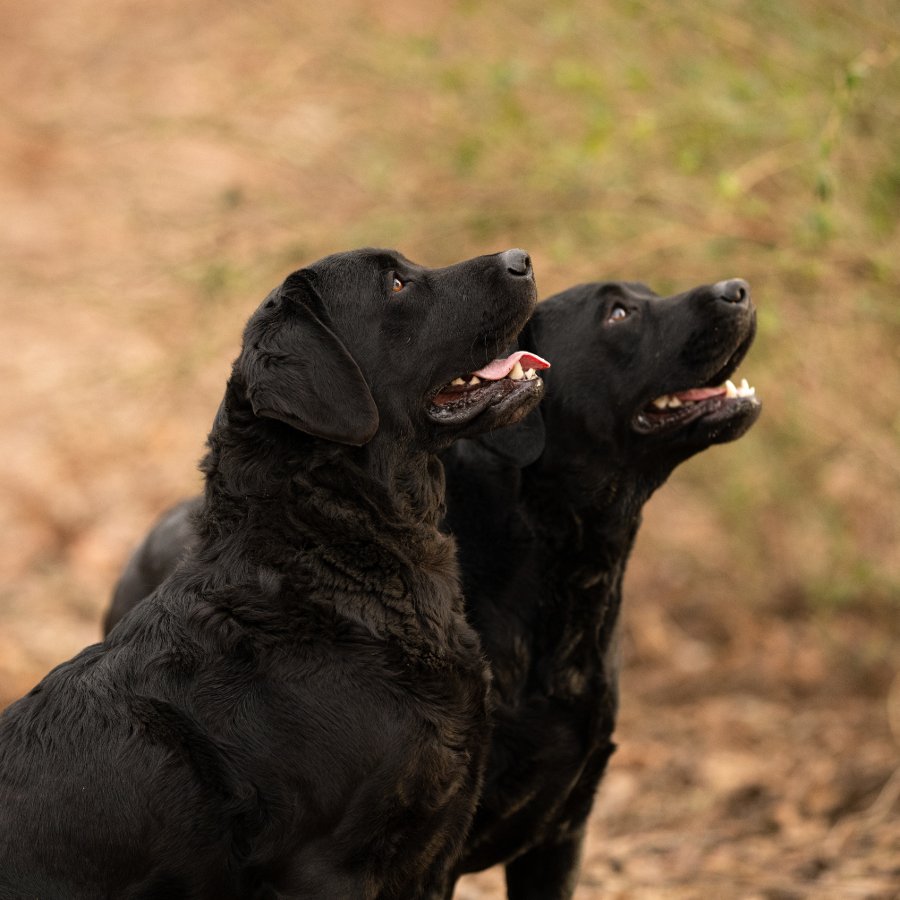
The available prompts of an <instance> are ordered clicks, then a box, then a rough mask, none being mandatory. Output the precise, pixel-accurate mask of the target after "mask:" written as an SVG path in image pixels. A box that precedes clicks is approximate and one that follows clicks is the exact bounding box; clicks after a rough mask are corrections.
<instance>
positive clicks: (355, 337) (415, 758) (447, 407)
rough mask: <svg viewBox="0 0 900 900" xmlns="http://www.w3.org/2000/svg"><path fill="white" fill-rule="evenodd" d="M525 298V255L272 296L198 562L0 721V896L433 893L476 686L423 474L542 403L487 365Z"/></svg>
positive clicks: (461, 775)
mask: <svg viewBox="0 0 900 900" xmlns="http://www.w3.org/2000/svg"><path fill="white" fill-rule="evenodd" d="M534 301H535V289H534V282H533V278H532V274H531V266H530V262H529V260H528V257H527V255H526V254H525V253H523V252H522V251H519V250H511V251H507V252H506V253H503V254H498V255H495V256H488V257H480V258H478V259H474V260H470V261H467V262H465V263H460V264H458V265H456V266H451V267H448V268H445V269H433V270H429V269H424V268H422V267H419V266H416V265H413V264H412V263H410V262H408V261H407V260H405V259H404V258H403V257H401V256H399V255H397V254H396V253H393V252H389V251H356V252H352V253H347V254H338V255H335V256H332V257H328V258H326V259H324V260H322V261H320V262H318V263H316V264H315V265H313V266H312V267H310V268H309V269H307V270H301V271H300V272H297V273H294V274H293V275H292V276H290V277H289V278H288V279H287V280H286V281H285V282H284V284H283V285H282V286H281V287H280V288H279V289H277V290H276V291H274V292H273V293H272V294H270V295H269V297H268V298H267V299H266V300H265V301H264V302H263V304H262V305H261V306H260V308H259V309H258V310H257V311H256V312H255V313H254V315H253V316H252V317H251V319H250V321H249V323H248V325H247V328H246V330H245V333H244V342H243V348H242V351H241V354H240V356H239V357H238V359H237V361H236V362H235V364H234V368H233V370H232V374H231V378H230V380H229V382H228V386H227V389H226V393H225V398H224V400H223V402H222V405H221V406H220V409H219V412H218V414H217V416H216V420H215V423H214V425H213V428H212V432H211V434H210V438H209V451H208V453H207V456H206V458H205V460H204V463H203V468H204V471H205V473H206V492H205V499H204V501H203V503H202V505H201V506H200V508H199V511H198V514H197V517H196V519H195V528H196V534H197V537H196V545H195V549H194V552H193V553H191V554H190V555H189V556H188V557H187V558H186V559H185V560H184V561H183V562H182V564H181V565H180V566H179V568H178V570H177V571H176V572H175V573H173V574H172V576H171V577H170V578H168V579H167V580H166V581H165V582H164V583H163V584H162V585H161V586H160V588H159V589H158V590H157V591H156V592H155V593H154V594H153V595H152V597H150V598H149V599H148V600H147V601H146V602H145V603H143V604H141V606H140V608H139V609H138V610H136V611H135V612H134V613H133V614H132V615H130V616H129V617H128V619H127V621H125V622H123V623H122V624H121V625H120V627H118V628H116V629H115V630H114V631H113V633H112V634H111V635H110V636H109V638H108V639H107V641H106V642H105V643H103V644H98V645H94V646H92V647H89V648H87V649H86V650H84V651H83V652H82V653H81V654H79V655H78V656H76V657H75V658H74V659H72V660H70V661H69V662H67V663H64V664H62V665H61V666H59V667H57V668H56V669H55V670H54V671H53V672H51V673H50V674H49V675H48V676H47V677H46V678H45V679H44V680H43V681H42V682H41V683H40V684H39V685H38V686H37V687H36V688H35V689H34V690H33V691H32V692H31V693H30V694H28V695H27V696H26V697H25V698H23V699H21V700H19V701H18V702H16V703H14V704H13V705H12V706H11V707H9V709H7V710H6V712H5V713H3V715H2V716H0V897H3V898H12V897H16V898H20V897H26V896H27V897H40V898H42V900H56V898H59V900H62V898H65V900H82V898H83V900H87V898H91V900H96V898H117V900H118V898H167V900H169V898H185V900H187V898H209V900H227V898H274V897H298V898H299V897H303V898H312V897H316V898H323V900H326V898H327V900H335V898H348V900H349V898H352V900H357V898H397V900H400V898H403V900H406V898H417V897H440V896H443V895H444V894H445V893H446V892H447V890H448V886H447V878H448V875H449V870H450V867H451V866H452V865H453V864H454V862H455V858H456V855H457V853H458V851H459V849H460V846H461V843H462V840H463V838H464V835H465V833H466V831H467V829H468V826H469V824H470V820H471V816H472V812H473V809H474V805H475V802H476V800H477V795H478V790H479V787H480V782H481V772H482V768H483V766H482V763H483V759H484V756H485V752H486V745H487V740H488V730H487V729H488V726H487V714H486V708H485V701H486V693H487V684H488V677H487V672H486V667H485V665H484V662H483V657H482V654H481V651H480V648H479V644H478V639H477V636H476V635H475V633H474V632H473V631H472V630H471V629H470V628H469V627H468V626H467V624H466V622H465V619H464V617H463V608H462V597H461V594H460V591H459V586H458V577H457V569H456V564H455V559H454V556H455V554H454V542H453V541H452V540H451V539H449V538H447V537H446V536H444V535H442V534H441V533H440V532H439V531H438V527H437V526H438V524H439V518H440V514H441V510H442V495H443V479H442V475H441V467H440V464H439V462H438V461H437V458H436V457H435V456H434V455H433V453H434V452H435V451H437V450H439V449H441V448H444V447H446V446H447V445H448V444H449V443H450V442H451V441H452V440H454V439H455V438H458V437H461V436H466V435H473V434H477V433H480V432H481V431H483V430H485V429H489V428H496V427H499V426H502V425H506V424H509V423H513V422H515V421H517V420H518V419H520V418H521V417H522V416H523V415H525V414H526V413H527V412H528V410H529V409H531V408H532V407H533V406H534V404H535V403H536V402H537V400H538V399H539V397H540V394H541V382H540V380H539V379H527V378H525V377H524V373H521V374H520V369H517V368H514V366H515V363H516V362H517V361H518V360H519V359H520V358H521V354H515V355H514V356H512V357H510V358H509V359H507V360H495V361H494V362H493V363H490V364H488V365H485V364H486V363H489V360H490V357H491V355H493V354H494V353H496V351H497V350H498V349H499V348H502V347H504V346H506V345H507V343H508V342H509V341H511V340H512V339H514V337H515V335H516V334H517V333H518V331H519V329H520V328H521V327H522V325H523V324H524V323H525V321H526V320H527V318H528V316H529V315H530V314H531V311H532V309H533V307H534ZM461 376H462V379H461V381H462V383H460V377H461Z"/></svg>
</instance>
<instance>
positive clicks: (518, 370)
mask: <svg viewBox="0 0 900 900" xmlns="http://www.w3.org/2000/svg"><path fill="white" fill-rule="evenodd" d="M509 377H510V378H512V380H513V381H521V380H522V379H523V378H524V377H525V370H524V369H523V368H522V363H520V362H517V363H516V364H515V365H514V366H513V367H512V369H511V370H510V373H509Z"/></svg>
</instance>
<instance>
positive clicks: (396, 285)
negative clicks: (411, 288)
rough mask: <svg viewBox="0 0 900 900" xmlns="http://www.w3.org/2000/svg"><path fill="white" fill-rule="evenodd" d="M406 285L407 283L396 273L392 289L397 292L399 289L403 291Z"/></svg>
mask: <svg viewBox="0 0 900 900" xmlns="http://www.w3.org/2000/svg"><path fill="white" fill-rule="evenodd" d="M404 287H406V285H405V284H404V283H403V282H402V281H401V280H400V279H399V278H398V277H397V276H396V275H395V276H394V283H393V284H392V285H391V290H392V291H393V292H394V293H395V294H396V293H397V292H398V291H402V290H403V288H404Z"/></svg>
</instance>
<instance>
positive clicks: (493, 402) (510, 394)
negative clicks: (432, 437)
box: [426, 376, 544, 425]
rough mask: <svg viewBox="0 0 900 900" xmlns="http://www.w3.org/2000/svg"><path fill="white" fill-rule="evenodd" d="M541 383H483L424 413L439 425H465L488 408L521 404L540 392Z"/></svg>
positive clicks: (529, 380)
mask: <svg viewBox="0 0 900 900" xmlns="http://www.w3.org/2000/svg"><path fill="white" fill-rule="evenodd" d="M543 388H544V383H543V381H541V379H540V378H538V377H537V376H535V377H534V378H527V379H526V378H522V379H518V380H513V379H511V378H501V379H499V380H497V381H484V382H482V383H481V384H479V385H478V386H476V387H474V388H472V389H471V390H468V391H465V392H460V393H459V399H458V400H456V401H455V402H447V403H435V402H434V401H432V402H431V403H429V404H428V408H427V410H426V414H427V415H428V417H429V418H430V419H431V420H432V421H433V422H435V423H436V424H439V425H456V424H463V423H469V422H471V421H472V420H474V419H476V418H478V417H479V416H481V415H482V414H484V413H485V412H487V411H488V410H490V409H493V408H496V407H498V406H501V405H504V406H505V405H506V404H507V403H511V402H517V403H518V402H520V400H521V402H525V401H526V400H527V399H528V398H529V397H532V396H534V394H535V393H542V392H543Z"/></svg>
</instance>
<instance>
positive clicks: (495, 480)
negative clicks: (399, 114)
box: [108, 281, 760, 900]
mask: <svg viewBox="0 0 900 900" xmlns="http://www.w3.org/2000/svg"><path fill="white" fill-rule="evenodd" d="M742 292H743V294H742ZM617 308H619V309H617ZM754 331H755V315H754V311H753V307H752V305H751V304H750V301H749V289H747V288H746V285H743V283H742V282H737V281H730V282H720V283H719V284H717V285H711V286H705V287H700V288H697V289H695V290H693V291H689V292H687V293H685V294H682V295H679V296H677V297H671V298H660V297H658V296H657V295H655V294H654V293H653V292H652V291H650V290H649V289H648V288H646V287H645V286H643V285H639V284H626V283H619V282H606V283H595V284H587V285H581V286H579V287H574V288H571V289H569V290H567V291H564V292H563V293H562V294H559V295H557V296H556V297H553V298H550V299H549V300H547V301H545V302H543V303H541V304H540V305H539V306H538V309H537V311H536V313H535V315H534V317H533V319H532V321H531V323H530V324H529V325H528V326H527V327H526V329H525V331H524V332H523V334H522V338H521V343H522V345H523V346H524V347H527V348H528V349H529V350H532V351H534V352H537V353H540V354H541V355H542V356H545V357H547V358H548V359H550V360H551V362H552V363H553V368H552V369H550V370H548V371H547V372H546V373H544V381H545V384H546V398H545V400H544V402H543V403H542V404H541V406H540V407H539V409H537V410H535V411H534V412H533V413H531V414H530V415H529V416H528V417H527V418H526V419H524V420H523V421H522V422H521V423H520V424H519V425H517V426H515V427H513V428H507V429H503V430H501V431H497V432H496V433H493V434H491V435H490V436H489V437H482V438H479V439H477V440H470V441H461V442H459V443H457V444H456V445H454V447H452V448H450V450H448V451H447V452H446V453H445V454H444V455H443V459H444V462H445V466H446V471H447V487H448V495H447V502H448V514H447V519H446V527H448V528H449V529H450V530H451V531H452V533H453V534H454V535H455V536H456V537H457V541H458V544H459V553H460V563H461V567H462V571H463V580H464V589H465V597H466V611H467V614H468V616H469V619H470V621H471V622H472V624H473V625H474V626H475V627H476V629H477V630H478V632H479V634H480V635H481V638H482V641H483V644H484V647H485V650H486V652H487V654H488V657H489V659H490V660H491V665H492V668H493V671H494V676H495V680H494V691H493V693H494V697H495V704H496V706H495V710H494V712H493V719H494V734H493V739H492V744H491V755H490V762H489V766H488V772H487V778H486V781H485V787H484V792H483V797H482V800H481V803H480V805H479V809H478V811H477V814H476V818H475V822H474V824H473V827H472V830H471V832H470V834H469V837H468V839H467V842H466V849H465V851H464V854H463V857H462V860H461V863H460V865H459V866H458V868H457V874H459V873H461V872H465V871H475V870H478V869H483V868H487V867H488V866H491V865H495V864H498V863H506V865H507V882H508V891H509V896H510V897H511V898H513V900H562V898H568V897H570V896H571V895H572V892H573V891H574V886H575V882H576V880H577V875H578V861H579V858H580V851H581V843H582V838H583V833H584V827H585V821H586V819H587V816H588V814H589V812H590V809H591V807H592V804H593V799H594V793H595V791H596V787H597V785H598V783H599V781H600V779H601V777H602V775H603V771H604V769H605V766H606V763H607V761H608V759H609V756H610V754H611V753H612V751H613V743H612V733H613V729H614V725H615V717H616V708H617V686H616V685H617V659H616V650H615V635H616V625H617V621H618V613H619V608H620V605H621V602H622V579H623V575H624V571H625V566H626V563H627V560H628V556H629V553H630V551H631V547H632V544H633V542H634V538H635V535H636V534H637V530H638V527H639V525H640V517H641V510H642V507H643V505H644V503H645V502H646V501H647V500H648V499H649V497H650V496H651V494H652V493H653V492H654V490H656V488H658V487H659V486H660V485H661V484H663V482H664V481H665V480H666V478H667V477H668V476H669V474H670V473H671V471H672V470H673V469H674V468H675V467H676V466H677V465H678V464H679V463H681V462H683V461H684V460H686V459H687V458H689V457H690V456H692V455H694V454H696V453H697V452H699V451H701V450H703V449H705V448H706V447H708V446H710V445H711V444H714V443H721V442H725V441H729V440H734V439H735V438H737V437H739V436H740V435H741V434H743V433H744V432H745V431H746V430H747V428H749V427H750V425H751V424H752V423H753V422H754V421H755V420H756V417H757V416H758V414H759V409H760V407H759V404H758V403H756V401H755V400H731V401H728V402H724V401H722V400H714V401H709V402H708V403H707V404H706V405H705V407H704V408H703V409H702V410H701V409H700V407H699V406H698V407H697V409H696V410H695V411H694V413H696V412H697V411H700V412H703V415H699V416H695V417H694V418H692V419H690V420H688V417H689V415H694V413H687V412H686V413H684V416H685V418H684V419H683V420H679V419H678V418H677V416H676V417H673V418H672V420H671V422H669V423H668V424H665V423H664V422H660V423H657V424H658V426H659V427H657V428H655V429H654V428H652V427H650V430H649V431H648V426H647V425H646V424H645V422H650V421H651V420H652V419H653V417H654V415H656V414H655V413H654V412H652V411H649V412H648V411H647V407H648V404H649V403H650V402H651V401H652V400H653V399H655V398H656V397H658V396H660V395H661V394H666V393H672V392H676V391H682V390H685V389H689V388H692V387H698V386H706V385H709V384H718V383H720V382H721V381H722V380H724V379H725V378H727V377H728V376H729V375H730V374H731V372H732V371H733V370H734V368H735V367H736V366H737V364H738V363H739V362H740V360H741V358H742V357H743V355H744V354H745V353H746V351H747V350H748V349H749V346H750V344H751V342H752V340H753V336H754ZM650 409H651V410H652V407H651V408H650ZM677 415H681V414H677ZM648 417H649V418H648ZM663 426H664V427H663ZM545 441H546V443H545ZM195 502H196V501H186V502H185V503H184V504H182V505H180V506H178V507H175V508H174V509H173V510H170V511H169V512H168V513H167V514H166V516H165V517H164V518H163V520H162V522H161V524H159V525H157V526H156V527H155V528H154V530H153V531H152V532H151V533H150V535H148V537H147V538H146V539H145V542H144V544H142V545H141V547H140V548H139V549H138V551H137V552H136V553H135V555H134V556H133V557H132V560H131V561H130V562H129V564H128V566H127V568H126V572H125V574H124V575H123V578H122V580H121V581H120V583H119V585H118V586H117V589H116V595H115V600H114V603H113V606H112V608H111V610H110V612H109V617H110V621H109V622H108V626H109V627H111V625H112V624H113V623H114V622H115V621H117V620H118V618H120V617H121V616H122V615H124V613H125V612H126V611H127V610H128V609H130V608H131V607H132V606H133V605H134V604H135V603H137V602H138V600H140V598H141V596H143V593H142V592H141V588H140V587H139V586H138V585H139V583H140V581H141V579H147V578H148V577H149V576H154V577H155V578H160V577H162V575H163V573H164V572H165V571H168V570H169V569H170V568H171V567H172V566H173V565H174V564H175V561H176V560H177V557H178V555H179V554H180V553H181V552H183V548H184V547H185V546H188V545H189V544H190V543H191V541H192V540H193V537H192V532H191V527H190V522H189V520H188V519H187V518H186V516H185V510H188V509H190V506H191V504H192V503H195ZM148 570H152V571H148ZM144 583H146V582H144ZM151 583H156V582H155V581H153V580H152V579H151ZM448 896H450V893H448Z"/></svg>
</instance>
